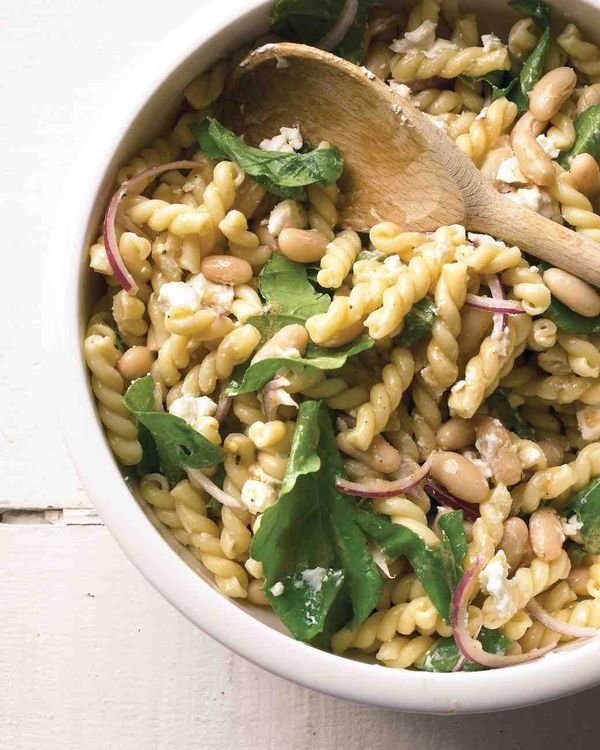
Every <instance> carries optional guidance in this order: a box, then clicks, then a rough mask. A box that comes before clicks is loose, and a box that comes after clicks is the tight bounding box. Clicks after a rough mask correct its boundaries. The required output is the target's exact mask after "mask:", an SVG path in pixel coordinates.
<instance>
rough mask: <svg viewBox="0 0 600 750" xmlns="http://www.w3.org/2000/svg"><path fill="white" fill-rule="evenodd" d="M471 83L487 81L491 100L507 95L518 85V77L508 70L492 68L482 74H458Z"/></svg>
mask: <svg viewBox="0 0 600 750" xmlns="http://www.w3.org/2000/svg"><path fill="white" fill-rule="evenodd" d="M460 77H461V78H462V79H464V80H465V81H469V82H471V83H487V84H488V86H489V87H490V89H491V93H492V97H491V100H492V101H493V102H494V101H496V99H500V97H502V96H505V97H507V98H508V97H509V95H510V93H511V91H513V89H514V88H515V86H517V85H518V82H519V79H518V78H517V77H516V76H515V75H514V74H513V73H512V72H511V71H510V70H492V71H490V72H489V73H486V74H485V75H482V76H460Z"/></svg>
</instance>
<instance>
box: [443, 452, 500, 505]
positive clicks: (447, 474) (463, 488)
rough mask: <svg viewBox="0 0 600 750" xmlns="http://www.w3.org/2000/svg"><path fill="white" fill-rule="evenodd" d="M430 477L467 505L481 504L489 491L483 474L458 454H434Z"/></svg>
mask: <svg viewBox="0 0 600 750" xmlns="http://www.w3.org/2000/svg"><path fill="white" fill-rule="evenodd" d="M431 476H432V477H433V478H434V479H437V481H438V482H440V483H441V484H443V485H444V487H446V489H447V490H449V491H450V492H451V493H452V494H453V495H456V497H458V498H460V499H461V500H464V501H465V502H467V503H481V502H483V501H484V500H485V499H486V497H487V496H488V494H489V491H490V488H489V487H488V483H487V481H486V479H485V477H484V476H483V473H482V472H481V471H480V470H479V469H478V467H477V466H475V465H474V464H473V463H471V461H469V460H468V459H466V458H465V457H464V456H461V455H460V453H452V452H451V451H438V452H437V453H434V454H433V457H432V464H431Z"/></svg>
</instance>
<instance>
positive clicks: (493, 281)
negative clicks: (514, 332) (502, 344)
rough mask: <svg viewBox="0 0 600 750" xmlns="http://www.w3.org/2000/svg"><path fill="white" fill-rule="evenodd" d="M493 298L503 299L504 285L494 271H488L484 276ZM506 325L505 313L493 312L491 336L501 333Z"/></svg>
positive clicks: (497, 335)
mask: <svg viewBox="0 0 600 750" xmlns="http://www.w3.org/2000/svg"><path fill="white" fill-rule="evenodd" d="M486 279H487V283H488V286H489V288H490V292H491V295H492V297H493V299H496V300H504V299H505V298H506V295H505V294H504V287H503V286H502V282H501V281H500V279H499V278H498V276H497V275H496V274H495V273H490V274H488V275H487V277H486ZM505 325H506V315H505V314H504V313H494V327H493V328H492V338H494V339H496V338H499V336H500V335H501V334H502V331H503V330H504V326H505Z"/></svg>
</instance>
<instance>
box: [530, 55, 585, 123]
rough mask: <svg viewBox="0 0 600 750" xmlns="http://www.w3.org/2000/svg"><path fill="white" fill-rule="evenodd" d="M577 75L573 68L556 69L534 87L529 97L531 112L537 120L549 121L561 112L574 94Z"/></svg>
mask: <svg viewBox="0 0 600 750" xmlns="http://www.w3.org/2000/svg"><path fill="white" fill-rule="evenodd" d="M576 84H577V74H576V73H575V71H574V70H573V68H567V67H562V68H555V69H554V70H551V71H550V72H549V73H546V75H545V76H542V78H540V80H539V81H538V82H537V83H536V84H535V86H534V87H533V89H532V91H531V94H530V95H529V111H530V112H531V114H532V115H533V116H534V117H535V119H536V120H542V121H546V122H547V121H548V120H550V119H551V118H552V117H554V115H555V114H556V113H557V112H558V111H559V110H560V108H561V107H562V105H563V104H564V103H565V102H566V101H567V99H568V98H569V97H570V96H571V94H572V93H573V89H574V88H575V86H576Z"/></svg>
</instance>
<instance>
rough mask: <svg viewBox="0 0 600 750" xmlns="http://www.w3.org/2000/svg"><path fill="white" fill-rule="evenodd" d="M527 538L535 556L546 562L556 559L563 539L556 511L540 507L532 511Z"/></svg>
mask: <svg viewBox="0 0 600 750" xmlns="http://www.w3.org/2000/svg"><path fill="white" fill-rule="evenodd" d="M529 538H530V540H531V546H532V547H533V551H534V552H535V556H536V557H538V558H539V559H540V560H544V561H546V562H552V560H556V559H557V558H558V557H559V556H560V552H561V550H562V546H563V542H564V541H565V535H564V533H563V530H562V527H561V525H560V519H559V517H558V513H557V512H556V511H555V510H553V509H552V508H541V509H540V510H536V511H535V512H534V513H532V514H531V517H530V518H529Z"/></svg>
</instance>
